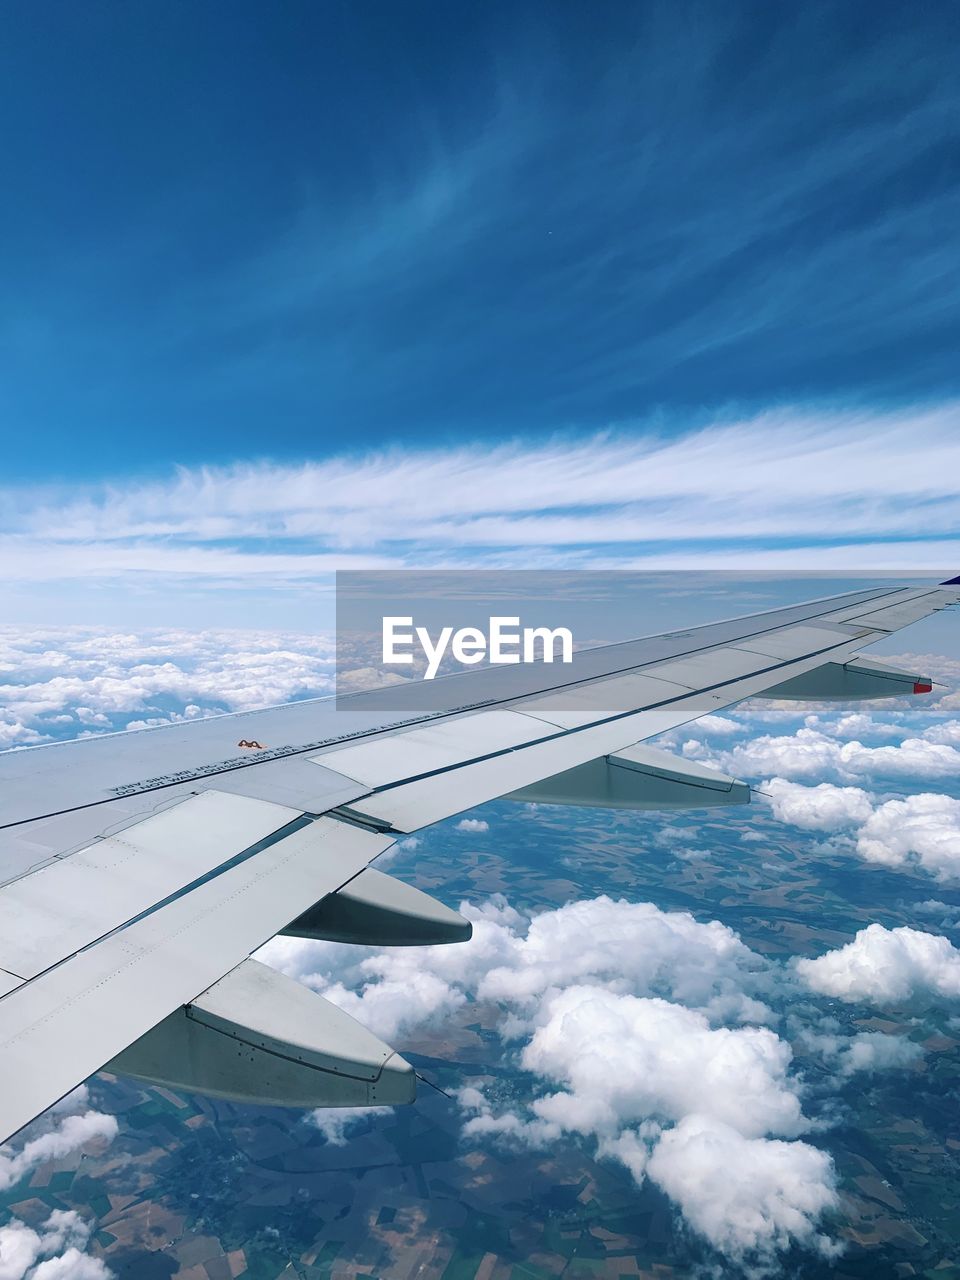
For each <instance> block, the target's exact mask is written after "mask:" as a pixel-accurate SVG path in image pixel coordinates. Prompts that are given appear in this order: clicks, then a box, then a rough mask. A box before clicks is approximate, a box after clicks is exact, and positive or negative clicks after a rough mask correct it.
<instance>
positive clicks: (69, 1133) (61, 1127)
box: [0, 1111, 117, 1191]
mask: <svg viewBox="0 0 960 1280" xmlns="http://www.w3.org/2000/svg"><path fill="white" fill-rule="evenodd" d="M50 1118H52V1119H53V1120H54V1125H53V1127H52V1128H50V1129H47V1131H46V1132H42V1133H40V1134H39V1136H37V1137H35V1138H29V1139H28V1141H27V1142H26V1143H25V1144H24V1145H23V1147H22V1148H21V1149H20V1150H19V1151H13V1150H12V1149H11V1148H10V1147H9V1146H4V1147H2V1148H0V1191H5V1190H7V1189H8V1188H9V1187H12V1186H13V1185H14V1183H16V1182H19V1181H20V1179H21V1178H24V1177H26V1175H27V1174H28V1173H30V1172H31V1171H32V1170H33V1169H35V1168H36V1167H37V1166H38V1165H41V1164H43V1163H45V1162H46V1161H48V1160H62V1159H63V1157H64V1156H67V1155H70V1154H71V1153H72V1152H74V1151H79V1150H80V1148H81V1147H84V1146H86V1145H87V1143H89V1142H112V1141H113V1139H114V1138H115V1137H116V1135H117V1122H116V1120H115V1119H114V1117H113V1116H108V1115H104V1114H103V1113H102V1112H99V1111H85V1112H83V1113H82V1114H80V1115H67V1116H63V1117H62V1118H60V1114H59V1113H58V1112H56V1111H53V1112H50V1113H49V1114H48V1117H45V1118H44V1121H42V1122H41V1123H47V1121H48V1119H50Z"/></svg>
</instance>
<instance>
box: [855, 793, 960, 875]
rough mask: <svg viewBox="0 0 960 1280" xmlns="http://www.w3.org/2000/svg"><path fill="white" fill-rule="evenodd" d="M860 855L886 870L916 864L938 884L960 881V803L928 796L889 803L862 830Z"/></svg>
mask: <svg viewBox="0 0 960 1280" xmlns="http://www.w3.org/2000/svg"><path fill="white" fill-rule="evenodd" d="M857 852H858V853H859V854H860V857H862V858H865V859H866V860H867V861H868V862H880V863H883V864H884V865H885V866H891V867H896V866H902V865H903V864H904V863H907V862H910V863H916V864H918V865H919V866H921V867H922V868H923V870H924V871H927V872H929V873H930V875H932V876H934V877H935V878H936V879H937V880H941V881H943V880H954V879H957V878H960V800H954V799H953V798H952V797H951V796H942V795H934V794H929V793H923V794H921V795H916V796H909V797H908V798H907V799H906V800H888V801H887V803H886V804H882V805H881V806H880V807H879V809H877V811H876V812H875V813H873V814H872V815H871V816H870V818H868V819H867V821H866V822H865V823H864V825H863V826H862V827H861V829H860V832H859V835H858V837H857Z"/></svg>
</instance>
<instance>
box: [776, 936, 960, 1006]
mask: <svg viewBox="0 0 960 1280" xmlns="http://www.w3.org/2000/svg"><path fill="white" fill-rule="evenodd" d="M796 968H797V973H798V974H799V976H800V978H801V980H802V981H803V982H804V983H806V985H807V986H808V987H810V989H811V990H813V991H818V992H820V993H821V994H823V995H828V996H835V997H836V998H837V999H840V1000H844V1001H846V1002H848V1003H855V1002H856V1001H863V1002H865V1003H868V1004H875V1005H881V1006H882V1005H900V1004H903V1003H905V1002H906V1001H909V1000H911V999H914V998H929V997H931V996H940V997H943V998H945V999H951V1000H952V999H956V998H957V997H960V951H958V950H957V948H956V947H954V946H953V944H952V943H951V942H950V941H949V939H947V938H943V937H941V936H939V935H938V934H933V933H924V932H922V931H920V930H918V929H910V928H908V927H906V926H905V925H904V926H900V927H898V928H895V929H886V928H884V926H883V925H880V924H871V925H868V926H867V928H865V929H861V930H860V932H859V933H858V934H857V935H856V937H855V938H854V939H853V941H852V942H848V943H847V944H846V946H843V947H839V948H838V949H837V950H835V951H828V952H826V954H825V955H822V956H818V957H816V958H814V959H807V958H803V959H800V960H798V961H797V962H796Z"/></svg>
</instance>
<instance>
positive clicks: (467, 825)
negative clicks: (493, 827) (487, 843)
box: [457, 818, 490, 835]
mask: <svg viewBox="0 0 960 1280" xmlns="http://www.w3.org/2000/svg"><path fill="white" fill-rule="evenodd" d="M457 830H458V831H466V832H469V833H471V834H474V835H479V834H481V833H482V832H484V831H489V830H490V823H489V822H485V821H484V819H483V818H461V819H460V821H459V822H458V823H457Z"/></svg>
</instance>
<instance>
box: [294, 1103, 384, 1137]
mask: <svg viewBox="0 0 960 1280" xmlns="http://www.w3.org/2000/svg"><path fill="white" fill-rule="evenodd" d="M392 1110H393V1108H392V1107H318V1108H317V1109H316V1110H315V1111H311V1112H310V1115H309V1117H308V1119H309V1123H310V1124H312V1125H313V1126H314V1128H315V1129H319V1130H320V1132H321V1133H322V1134H323V1136H324V1137H325V1138H326V1140H327V1141H328V1142H329V1143H330V1145H331V1146H333V1147H345V1146H346V1145H347V1141H348V1139H349V1135H350V1132H351V1130H353V1129H357V1128H359V1127H360V1126H361V1125H363V1124H369V1123H370V1121H371V1120H372V1119H373V1118H374V1117H375V1116H386V1115H389V1114H390V1112H391V1111H392Z"/></svg>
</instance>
